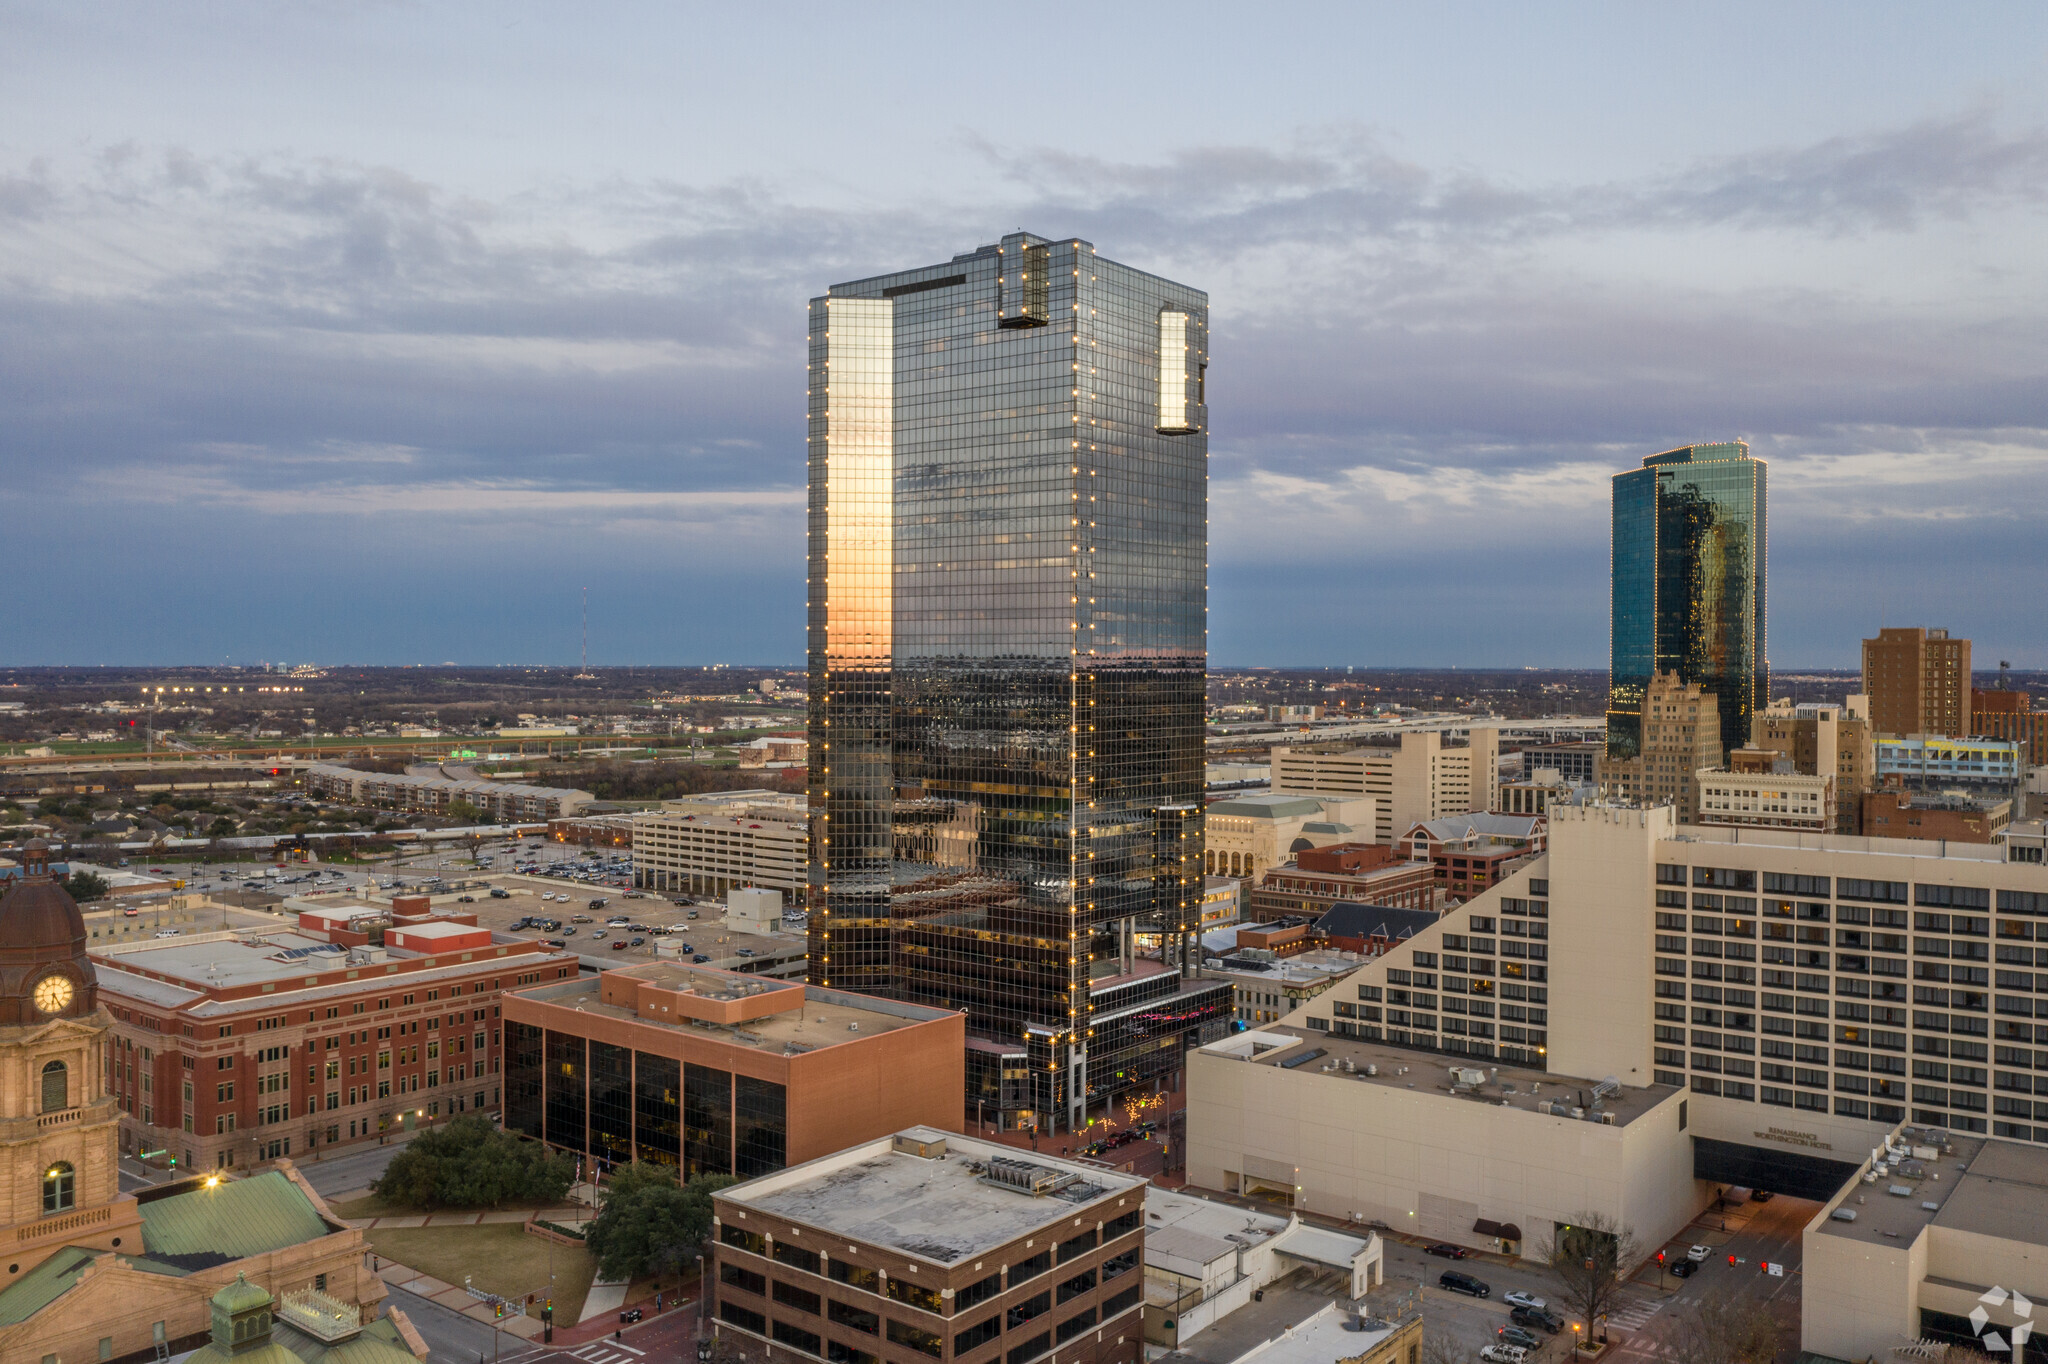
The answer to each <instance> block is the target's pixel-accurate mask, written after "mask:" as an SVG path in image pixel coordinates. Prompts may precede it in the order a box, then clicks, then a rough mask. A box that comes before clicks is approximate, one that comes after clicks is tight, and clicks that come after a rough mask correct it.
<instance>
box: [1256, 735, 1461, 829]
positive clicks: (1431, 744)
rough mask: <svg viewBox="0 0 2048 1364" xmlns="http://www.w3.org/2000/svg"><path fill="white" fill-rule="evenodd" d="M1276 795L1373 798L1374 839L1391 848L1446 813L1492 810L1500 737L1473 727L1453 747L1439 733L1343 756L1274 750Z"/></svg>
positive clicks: (1408, 736)
mask: <svg viewBox="0 0 2048 1364" xmlns="http://www.w3.org/2000/svg"><path fill="white" fill-rule="evenodd" d="M1272 761H1273V789H1274V790H1275V791H1294V792H1300V793H1302V794H1304V795H1318V796H1371V797H1373V798H1374V799H1375V800H1376V801H1377V802H1378V804H1377V805H1376V807H1375V809H1374V815H1373V825H1372V831H1371V838H1370V841H1371V842H1374V843H1392V842H1393V841H1394V839H1395V838H1396V837H1398V836H1399V835H1400V834H1401V832H1402V831H1403V830H1405V829H1410V828H1413V827H1414V826H1415V825H1417V824H1420V823H1422V822H1424V821H1425V820H1432V819H1442V818H1443V817H1444V816H1446V815H1463V814H1470V813H1471V812H1473V811H1475V810H1480V811H1485V810H1492V809H1494V808H1496V807H1497V805H1498V804H1499V798H1500V731H1499V730H1498V729H1494V728H1490V727H1488V726H1485V725H1475V726H1473V728H1472V730H1471V732H1470V734H1469V736H1468V738H1467V740H1466V742H1465V743H1464V744H1462V745H1456V746H1453V745H1449V744H1446V743H1445V742H1444V735H1443V734H1442V733H1441V732H1439V731H1437V730H1428V731H1424V732H1421V733H1404V734H1402V735H1401V736H1400V742H1399V744H1398V745H1397V746H1392V747H1373V748H1354V749H1348V750H1346V751H1344V752H1341V753H1322V752H1316V751H1314V750H1311V749H1305V748H1301V749H1297V748H1275V749H1274V750H1273V752H1272Z"/></svg>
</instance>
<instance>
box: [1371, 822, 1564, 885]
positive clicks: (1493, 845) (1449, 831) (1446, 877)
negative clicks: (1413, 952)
mask: <svg viewBox="0 0 2048 1364" xmlns="http://www.w3.org/2000/svg"><path fill="white" fill-rule="evenodd" d="M1543 829H1544V824H1543V816H1541V815H1499V814H1487V813H1480V812H1475V813H1472V814H1466V815H1456V816H1453V817H1451V818H1449V819H1432V820H1428V821H1425V822H1423V823H1420V824H1416V825H1414V826H1413V827H1411V828H1409V829H1408V830H1406V831H1405V832H1404V833H1403V834H1402V835H1401V837H1400V839H1399V840H1398V843H1397V846H1399V847H1404V848H1406V849H1407V850H1408V856H1409V857H1410V858H1412V859H1413V860H1415V861H1417V862H1422V861H1427V862H1428V863H1429V864H1430V866H1432V867H1433V868H1435V871H1436V884H1437V888H1438V889H1439V890H1440V891H1442V892H1443V894H1444V897H1445V898H1446V899H1447V900H1449V901H1451V902H1454V903H1455V902H1458V901H1463V900H1469V899H1471V898H1472V897H1473V896H1474V895H1477V894H1478V893H1479V892H1481V891H1483V890H1485V889H1486V888H1487V887H1488V886H1491V885H1494V884H1496V883H1498V882H1499V881H1500V879H1501V878H1502V877H1503V876H1505V875H1506V874H1507V873H1508V872H1509V871H1510V870H1512V869H1513V868H1514V867H1516V866H1518V865H1519V864H1520V860H1521V859H1522V858H1524V857H1527V856H1529V855H1530V854H1532V853H1539V852H1542V851H1543Z"/></svg>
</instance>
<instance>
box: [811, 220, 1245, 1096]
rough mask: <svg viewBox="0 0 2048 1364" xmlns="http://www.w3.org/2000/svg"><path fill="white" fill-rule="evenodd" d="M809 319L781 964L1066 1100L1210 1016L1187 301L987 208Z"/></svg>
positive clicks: (1199, 438) (1203, 415)
mask: <svg viewBox="0 0 2048 1364" xmlns="http://www.w3.org/2000/svg"><path fill="white" fill-rule="evenodd" d="M810 316H811V326H810V371H809V397H810V423H809V435H808V437H807V440H808V444H809V479H810V504H809V505H810V530H809V556H810V557H809V591H808V595H809V631H810V634H809V655H810V681H809V688H808V690H809V694H810V735H809V750H808V752H809V761H810V777H809V793H810V810H811V813H812V815H813V818H814V820H815V823H814V826H813V827H814V841H813V845H812V847H813V852H812V858H811V865H810V877H809V880H810V887H809V901H810V907H811V915H810V935H811V936H810V971H811V981H812V983H814V984H816V985H819V986H824V987H829V988H832V989H843V990H857V991H862V992H866V993H871V994H879V995H886V996H889V997H892V998H896V999H903V1000H908V1001H911V1002H915V1003H920V1004H928V1005H931V1006H933V1007H937V1008H950V1009H964V1010H966V1012H967V1018H968V1024H967V1026H968V1033H969V1036H970V1038H971V1044H970V1045H969V1047H968V1051H967V1076H966V1078H967V1087H968V1090H969V1093H968V1096H967V1098H968V1101H969V1102H970V1103H972V1102H976V1101H985V1102H987V1103H988V1104H989V1105H990V1107H991V1109H992V1110H995V1111H999V1112H1000V1113H1001V1114H1002V1115H1003V1117H1004V1120H1005V1121H1007V1122H1009V1123H1011V1124H1012V1125H1035V1126H1038V1127H1040V1128H1043V1129H1048V1130H1049V1129H1052V1128H1055V1127H1057V1128H1075V1127H1079V1126H1081V1125H1082V1124H1083V1123H1084V1121H1085V1116H1084V1114H1085V1110H1086V1109H1087V1107H1088V1105H1089V1104H1090V1103H1091V1102H1092V1103H1102V1102H1105V1101H1107V1100H1108V1099H1110V1098H1111V1097H1113V1096H1114V1095H1115V1094H1117V1093H1118V1092H1120V1091H1121V1090H1123V1089H1126V1088H1129V1087H1133V1086H1140V1085H1151V1084H1153V1083H1155V1082H1159V1081H1162V1080H1164V1079H1166V1078H1167V1077H1169V1076H1172V1075H1174V1074H1176V1073H1177V1072H1178V1071H1179V1069H1180V1065H1181V1055H1182V1050H1183V1045H1184V1043H1185V1042H1186V1041H1187V1040H1188V1039H1190V1038H1199V1037H1201V1036H1204V1035H1215V1034H1217V1033H1218V1032H1220V1030H1222V1029H1223V1028H1226V1027H1227V1026H1228V1024H1229V1016H1228V1011H1229V997H1228V991H1227V988H1226V987H1224V986H1222V985H1221V984H1219V983H1212V982H1206V981H1202V980H1200V979H1199V978H1198V977H1197V972H1198V970H1199V966H1200V963H1199V952H1198V950H1197V946H1196V935H1197V931H1198V921H1199V914H1200V901H1201V896H1202V877H1203V873H1204V859H1203V855H1202V853H1203V837H1202V833H1203V830H1202V798H1203V791H1204V786H1203V751H1202V742H1203V740H1202V736H1203V714H1202V712H1203V703H1204V696H1203V691H1204V676H1205V669H1206V660H1207V643H1206V631H1205V628H1204V626H1205V615H1204V612H1205V610H1206V607H1205V600H1206V593H1207V582H1208V529H1207V526H1208V522H1207V489H1208V435H1207V429H1208V407H1207V397H1206V378H1205V376H1206V372H1207V367H1208V324H1209V302H1208V298H1207V296H1206V295H1205V294H1203V293H1202V292H1201V291H1200V290H1198V289H1192V288H1189V287H1188V286H1186V285H1184V284H1177V283H1175V282H1173V281H1171V280H1167V279H1162V278H1160V277H1159V276H1157V275H1151V274H1147V273H1146V272H1144V271H1142V270H1135V269H1132V268H1131V267H1129V266H1126V265H1120V264H1117V263H1116V262H1114V261H1110V260H1106V259H1104V258H1103V257H1101V256H1099V255H1097V254H1096V251H1095V248H1094V247H1093V246H1091V245H1089V244H1088V243H1087V242H1084V241H1080V240H1077V239H1074V238H1065V239H1048V238H1045V237H1039V236H1034V235H1031V234H1029V233H1023V232H1018V233H1014V234H1011V235H1009V236H1006V237H1004V238H1003V239H1002V241H1001V242H1000V243H997V244H992V245H989V246H984V247H980V248H978V249H976V250H973V251H970V252H966V253H963V254H961V255H958V256H955V257H954V258H953V259H951V260H950V261H945V262H941V263H938V264H933V265H927V266H922V267H918V268H915V269H909V270H903V271H899V272H896V273H892V274H886V275H877V276H874V277H871V278H868V279H860V280H853V281H850V282H847V283H843V284H835V285H833V286H832V287H831V289H830V290H829V292H828V293H827V294H826V295H825V296H823V297H821V298H817V299H814V300H812V302H811V312H810ZM1141 936H1143V937H1155V936H1156V937H1160V938H1163V939H1165V940H1167V943H1166V950H1165V951H1164V953H1163V954H1162V955H1163V956H1164V957H1165V958H1166V962H1165V963H1164V964H1165V966H1166V968H1167V969H1164V970H1154V969H1151V968H1150V967H1148V966H1146V965H1143V964H1141V963H1140V962H1139V960H1138V959H1137V957H1136V953H1135V949H1134V944H1135V942H1136V941H1137V939H1138V938H1140V937H1141ZM1157 964H1158V963H1154V965H1157Z"/></svg>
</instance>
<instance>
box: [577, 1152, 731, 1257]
mask: <svg viewBox="0 0 2048 1364" xmlns="http://www.w3.org/2000/svg"><path fill="white" fill-rule="evenodd" d="M734 1182H735V1181H734V1179H733V1177H732V1176H731V1175H693V1176H691V1178H690V1179H689V1181H688V1182H687V1183H678V1182H677V1180H676V1171H675V1169H674V1167H672V1166H667V1165H655V1164H652V1163H650V1162H647V1161H638V1160H636V1161H634V1162H632V1163H631V1164H629V1165H622V1166H620V1167H619V1168H618V1170H617V1171H616V1172H614V1173H613V1175H612V1177H611V1181H610V1184H609V1186H608V1187H607V1189H606V1190H605V1195H604V1207H603V1208H602V1209H601V1210H600V1211H599V1212H598V1214H597V1216H596V1217H595V1218H593V1219H592V1220H591V1222H590V1225H589V1227H588V1228H587V1229H586V1230H585V1233H584V1241H583V1244H584V1245H585V1246H587V1247H588V1248H589V1250H590V1253H591V1254H592V1255H595V1256H596V1257H597V1260H598V1269H599V1272H600V1273H601V1274H603V1275H604V1276H605V1277H606V1278H608V1279H625V1278H639V1277H642V1276H645V1275H649V1274H668V1273H674V1272H675V1271H677V1270H679V1269H680V1268H681V1267H682V1266H683V1265H684V1264H685V1263H686V1262H687V1261H688V1260H689V1259H690V1258H691V1257H692V1256H694V1255H696V1253H697V1250H698V1247H699V1246H701V1245H702V1244H703V1243H704V1239H705V1238H706V1237H707V1236H709V1235H710V1234H711V1195H712V1194H713V1193H715V1192H717V1191H718V1190H720V1189H723V1188H724V1187H725V1186H726V1185H728V1184H731V1183H734Z"/></svg>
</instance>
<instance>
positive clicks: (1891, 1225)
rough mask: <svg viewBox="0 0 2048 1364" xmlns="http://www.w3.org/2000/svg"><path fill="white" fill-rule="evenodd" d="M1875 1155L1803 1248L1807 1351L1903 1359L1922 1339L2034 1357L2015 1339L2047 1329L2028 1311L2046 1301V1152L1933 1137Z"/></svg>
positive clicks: (1950, 1134) (1936, 1133)
mask: <svg viewBox="0 0 2048 1364" xmlns="http://www.w3.org/2000/svg"><path fill="white" fill-rule="evenodd" d="M1874 1150H1875V1154H1874V1155H1872V1156H1865V1157H1864V1158H1863V1159H1862V1161H1861V1163H1860V1165H1858V1166H1857V1167H1856V1170H1855V1174H1854V1175H1853V1176H1851V1177H1850V1178H1848V1179H1846V1180H1845V1181H1844V1182H1843V1184H1842V1187H1841V1189H1840V1190H1839V1191H1838V1192H1837V1193H1836V1194H1835V1196H1834V1197H1833V1198H1831V1199H1829V1200H1828V1202H1827V1203H1826V1205H1825V1206H1824V1207H1823V1208H1822V1209H1821V1211H1820V1213H1819V1214H1818V1215H1817V1216H1815V1217H1814V1219H1813V1220H1812V1221H1811V1222H1809V1223H1807V1225H1806V1231H1805V1234H1804V1236H1803V1237H1802V1238H1801V1250H1802V1252H1803V1253H1802V1257H1801V1258H1802V1263H1801V1266H1800V1274H1801V1276H1802V1278H1803V1280H1804V1282H1803V1284H1802V1292H1801V1294H1800V1344H1801V1346H1802V1347H1803V1348H1804V1349H1806V1350H1807V1351H1809V1352H1812V1353H1814V1354H1818V1355H1823V1356H1829V1357H1832V1358H1836V1359H1885V1358H1898V1357H1899V1356H1897V1355H1894V1354H1892V1353H1891V1352H1892V1351H1893V1350H1896V1349H1899V1348H1901V1347H1912V1346H1915V1345H1917V1344H1919V1343H1921V1342H1932V1343H1933V1344H1934V1345H1935V1346H1937V1347H1939V1346H1943V1345H1949V1346H1960V1347H1962V1348H1963V1349H1965V1350H1967V1351H1970V1352H1972V1353H1973V1354H1974V1353H1978V1352H1982V1353H1988V1354H1990V1355H1991V1356H1992V1357H1993V1358H2002V1357H2009V1358H2012V1359H2020V1358H2028V1359H2032V1358H2034V1357H2036V1356H2037V1355H2038V1353H2039V1346H2038V1344H2036V1343H2030V1344H2026V1345H2024V1346H2023V1345H2022V1344H2021V1343H2020V1340H2019V1339H2016V1338H2015V1332H2016V1331H2017V1333H2018V1336H2019V1337H2022V1338H2023V1337H2024V1336H2025V1335H2027V1334H2029V1333H2030V1330H2038V1326H2037V1325H2034V1323H2035V1322H2037V1321H2038V1318H2037V1317H2036V1316H2035V1315H2034V1311H2033V1308H2032V1307H2031V1306H2030V1303H2031V1302H2032V1301H2037V1299H2036V1295H2037V1294H2041V1293H2044V1292H2048V1282H2044V1280H2043V1279H2042V1276H2041V1264H2042V1261H2043V1259H2044V1258H2048V1151H2044V1150H2042V1149H2041V1148H2040V1147H2037V1146H2025V1145H2021V1144H2020V1143H2018V1142H2011V1141H2000V1140H1997V1139H1995V1138H1984V1137H1973V1136H1970V1135H1968V1134H1967V1133H1962V1132H1955V1131H1951V1130H1949V1129H1947V1128H1923V1127H1900V1128H1898V1129H1897V1130H1896V1131H1894V1132H1892V1133H1888V1134H1886V1135H1885V1136H1884V1137H1883V1138H1882V1145H1881V1146H1874ZM1913 1357H1914V1358H1939V1357H1940V1356H1939V1355H1929V1354H1926V1353H1918V1354H1915V1355H1914V1356H1913Z"/></svg>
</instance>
